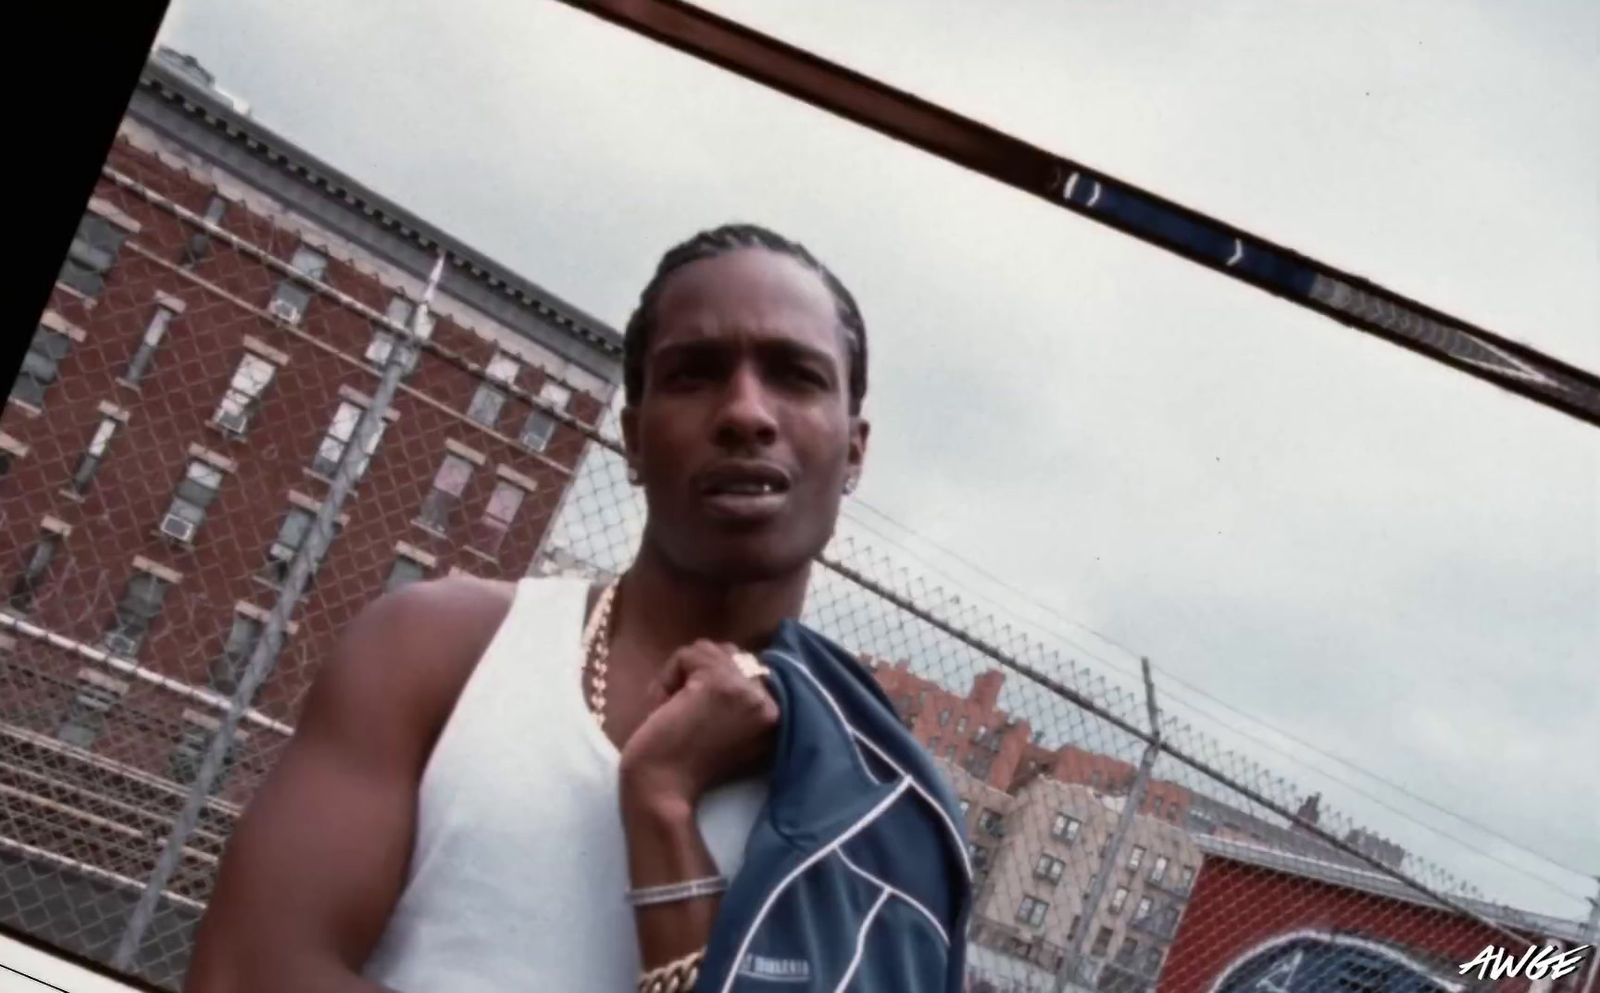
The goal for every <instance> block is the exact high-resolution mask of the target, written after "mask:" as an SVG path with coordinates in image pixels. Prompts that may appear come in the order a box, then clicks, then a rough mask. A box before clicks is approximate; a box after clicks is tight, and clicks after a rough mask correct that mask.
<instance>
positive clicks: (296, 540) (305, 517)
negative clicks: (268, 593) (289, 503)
mask: <svg viewBox="0 0 1600 993" xmlns="http://www.w3.org/2000/svg"><path fill="white" fill-rule="evenodd" d="M315 520H316V515H315V514H313V513H312V512H311V511H309V510H307V509H305V508H304V507H290V508H289V512H288V513H287V514H284V515H283V521H282V522H281V523H280V524H279V525H278V534H277V536H276V537H274V538H273V539H272V544H270V545H268V546H267V561H266V564H265V565H264V566H262V570H261V578H263V579H265V580H267V581H268V582H270V583H272V584H273V585H274V586H278V585H281V584H282V583H283V581H284V580H285V579H288V578H289V566H290V565H292V564H293V563H294V557H295V556H296V555H298V554H300V548H301V546H303V545H304V544H305V542H306V536H307V535H309V534H310V533H311V525H312V523H313V522H314V521H315Z"/></svg>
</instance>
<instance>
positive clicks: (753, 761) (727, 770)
mask: <svg viewBox="0 0 1600 993" xmlns="http://www.w3.org/2000/svg"><path fill="white" fill-rule="evenodd" d="M737 651H738V648H737V646H734V645H726V644H724V645H714V644H712V643H710V642H696V643H695V644H694V645H691V646H688V647H686V648H683V649H680V650H679V651H678V652H677V654H675V655H674V656H673V657H672V658H671V659H669V660H668V662H667V665H666V666H665V668H664V670H663V672H662V674H661V677H660V682H659V684H658V686H657V687H656V688H655V693H656V695H657V697H658V699H662V702H661V703H660V704H659V705H658V706H657V707H656V708H655V709H654V710H653V711H652V712H651V714H650V716H649V717H647V718H646V719H645V721H644V723H642V724H641V725H640V726H639V728H638V729H637V730H635V731H634V733H633V735H632V737H631V738H629V740H628V743H627V745H626V746H625V747H624V748H623V751H622V763H621V769H620V770H619V773H620V776H619V780H620V781H619V788H620V796H619V800H620V802H621V809H622V823H623V828H624V831H625V832H626V836H627V842H628V874H629V877H630V878H631V880H632V882H633V885H634V886H636V887H648V886H660V885H664V884H670V883H681V882H684V881H686V880H690V879H701V878H705V877H707V876H711V875H714V874H715V873H716V871H717V866H716V862H715V861H714V860H713V858H712V856H711V853H710V851H709V850H708V849H707V848H706V843H705V839H704V837H703V836H702V835H701V833H700V828H699V825H698V823H697V822H696V820H695V808H696V806H697V805H698V804H699V802H700V798H701V797H702V796H704V794H705V792H706V791H707V790H709V789H710V788H712V787H713V786H717V785H719V784H721V783H725V782H728V781H730V780H732V779H735V778H738V777H739V776H740V775H748V774H749V773H751V772H753V771H755V770H757V769H759V768H760V767H762V766H764V765H765V764H766V762H767V760H768V757H769V756H770V754H771V748H772V742H773V737H774V733H775V729H776V727H777V722H778V709H777V704H776V703H775V702H774V701H773V698H772V695H771V694H770V693H769V692H768V691H767V690H766V688H765V687H764V686H762V685H761V684H760V683H758V682H756V681H754V680H752V679H750V678H749V677H747V676H745V675H743V674H742V673H741V672H740V671H739V670H738V668H737V666H735V664H734V663H733V654H734V653H735V652H737ZM721 902H722V901H721V898H720V897H719V896H701V897H694V898H691V899H687V900H678V901H674V902H672V903H663V904H658V905H654V906H644V907H639V908H638V909H637V910H636V911H635V913H634V926H635V929H636V930H637V932H638V937H639V952H640V959H641V961H642V962H643V964H644V967H645V968H646V969H653V968H655V967H657V966H661V965H664V964H666V963H668V962H671V961H673V960H674V959H677V958H679V957H681V956H684V955H687V954H689V953H691V952H694V951H696V950H699V949H702V948H704V947H705V945H706V942H707V941H708V940H709V938H710V936H711V931H712V927H713V925H714V924H715V922H716V916H717V911H718V910H719V909H720V907H721Z"/></svg>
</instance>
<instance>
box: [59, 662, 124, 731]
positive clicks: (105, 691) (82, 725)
mask: <svg viewBox="0 0 1600 993" xmlns="http://www.w3.org/2000/svg"><path fill="white" fill-rule="evenodd" d="M109 683H110V681H109V680H107V681H106V682H105V683H102V682H101V681H99V680H90V679H85V678H83V677H82V676H80V677H79V678H78V692H77V693H75V694H74V695H73V697H72V700H71V702H69V703H68V704H67V712H66V714H65V715H63V716H62V718H61V723H60V724H59V725H58V726H57V727H56V737H57V738H60V739H61V740H62V741H64V742H66V743H67V744H69V745H77V746H78V747H79V748H90V747H93V745H94V741H95V739H96V738H98V737H100V731H101V730H102V729H103V728H104V727H105V722H106V711H108V710H110V709H111V708H112V707H115V706H116V705H117V702H118V701H120V700H121V699H122V694H121V693H120V692H118V691H117V690H115V689H112V688H111V686H110V685H108V684H109Z"/></svg>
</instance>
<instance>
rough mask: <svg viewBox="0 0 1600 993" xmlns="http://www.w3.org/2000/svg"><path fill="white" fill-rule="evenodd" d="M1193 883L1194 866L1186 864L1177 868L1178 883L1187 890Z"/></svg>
mask: <svg viewBox="0 0 1600 993" xmlns="http://www.w3.org/2000/svg"><path fill="white" fill-rule="evenodd" d="M1193 883H1194V866H1190V865H1186V866H1184V867H1183V868H1182V869H1179V870H1178V885H1179V887H1181V888H1182V889H1183V890H1185V891H1187V890H1188V889H1189V887H1190V886H1191V885H1193Z"/></svg>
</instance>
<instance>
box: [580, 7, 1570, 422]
mask: <svg viewBox="0 0 1600 993" xmlns="http://www.w3.org/2000/svg"><path fill="white" fill-rule="evenodd" d="M562 2H564V3H566V4H568V5H569V6H572V7H576V8H578V9H579V10H583V11H586V12H588V13H591V14H594V15H596V16H598V17H601V18H604V19H605V20H607V21H609V22H611V23H613V24H616V25H619V26H621V27H624V28H627V29H628V30H630V31H633V32H636V33H638V34H640V35H643V36H644V37H646V38H649V39H651V40H652V41H656V42H659V43H661V44H664V45H668V46H670V47H672V48H675V49H678V50H679V51H682V52H685V53H687V54H689V55H693V56H695V57H696V58H699V59H702V60H704V61H706V62H710V63H712V64H714V65H717V66H720V67H721V68H723V69H726V70H728V71H730V72H734V73H737V74H738V75H740V76H743V77H745V78H746V79H750V80H753V81H755V82H758V83H761V84H762V85H765V86H768V87H771V88H773V89H775V90H778V91H779V92H782V93H785V94H787V95H789V96H791V97H795V98H796V99H799V100H803V101H805V102H807V103H810V104H812V105H814V106H816V107H819V108H821V109H823V110H826V111H829V112H831V113H834V114H837V115H839V116H841V117H844V118H846V119H848V120H851V121H854V122H855V123H857V124H861V125H864V126H865V127H869V128H872V129H873V130H875V131H878V132H880V133H882V134H884V135H887V136H888V137H890V138H894V139H896V140H897V141H902V142H905V143H907V144H909V145H912V146H914V147H916V148H919V149H921V150H923V151H925V152H929V153H931V154H933V155H937V156H939V157H940V158H943V159H946V160H948V161H950V162H953V163H955V164H957V165H960V166H964V167H966V168H968V169H971V170H973V171H975V172H979V173H982V174H983V175H986V176H988V177H990V178H992V179H996V180H998V181H1000V182H1002V183H1005V184H1007V185H1009V186H1012V187H1014V188H1016V189H1018V190H1021V191H1023V192H1026V193H1031V194H1033V195H1035V196H1038V197H1042V198H1043V199H1045V200H1048V201H1050V202H1051V203H1053V204H1055V205H1056V206H1058V207H1064V208H1066V209H1067V210H1070V211H1072V212H1073V213H1076V214H1079V215H1081V216H1084V217H1087V218H1089V219H1091V220H1094V221H1097V222H1099V223H1101V224H1104V225H1106V226H1107V227H1110V228H1114V229H1115V230H1118V231H1121V232H1122V233H1124V234H1128V235H1132V236H1133V237H1135V238H1138V239H1140V240H1141V241H1145V242H1148V243H1149V244H1152V245H1155V246H1158V247H1160V248H1164V249H1166V250H1167V251H1170V252H1173V253H1174V254H1177V255H1180V256H1182V257H1183V258H1186V259H1188V260H1189V261H1191V262H1194V263H1195V264H1197V265H1201V266H1205V267H1206V268H1207V269H1210V270H1212V271H1213V272H1216V273H1219V274H1221V275H1224V276H1228V277H1230V278H1232V279H1236V280H1239V281H1240V282H1244V283H1248V284H1250V285H1251V286H1254V287H1256V288H1257V289H1261V290H1265V291H1266V292H1268V293H1271V294H1273V295H1274V296H1277V297H1281V298H1283V299H1285V300H1288V301H1290V302H1292V303H1295V304H1297V305H1299V306H1301V307H1305V308H1307V309H1308V310H1313V311H1316V312H1317V313H1319V314H1323V315H1324V316H1327V317H1331V318H1333V319H1334V320H1336V321H1339V322H1341V323H1343V324H1346V325H1349V326H1351V327H1354V328H1358V329H1360V330H1362V331H1365V332H1367V333H1369V334H1372V335H1375V336H1377V337H1379V338H1382V339H1384V340H1385V341H1388V342H1389V343H1391V344H1394V345H1399V346H1400V347H1402V348H1407V349H1410V350H1411V351H1414V352H1417V353H1418V354H1420V355H1424V356H1426V357H1428V358H1431V359H1433V360H1434V361H1436V362H1441V363H1443V364H1445V365H1447V366H1450V367H1451V368H1453V369H1456V370H1459V371H1461V372H1465V373H1468V374H1469V375H1473V376H1476V377H1478V378H1479V379H1483V380H1487V381H1488V382H1491V383H1494V384H1495V385H1497V386H1500V387H1502V388H1504V389H1507V390H1510V391H1511V392H1513V393H1517V394H1519V395H1521V396H1524V397H1527V398H1528V399H1530V400H1533V401H1535V402H1536V403H1540V404H1543V405H1544V406H1547V407H1551V408H1553V409H1555V410H1559V411H1561V412H1563V413H1566V414H1569V415H1571V416H1573V417H1576V418H1578V419H1580V420H1583V421H1586V422H1588V423H1590V424H1594V425H1596V426H1600V377H1597V376H1596V375H1595V374H1594V373H1591V372H1588V371H1586V370H1583V369H1580V368H1578V367H1576V366H1573V365H1570V364H1568V363H1566V362H1562V361H1561V360H1559V359H1557V358H1554V357H1553V356H1550V355H1546V354H1544V353H1543V352H1540V351H1538V350H1536V349H1534V348H1530V347H1529V346H1527V345H1523V344H1520V343H1518V342H1516V341H1512V340H1511V339H1509V338H1506V337H1504V336H1502V335H1499V334H1496V333H1494V332H1492V331H1489V330H1487V329H1485V328H1481V327H1478V326H1477V325H1475V324H1472V323H1470V322H1468V321H1465V320H1462V319H1461V318H1458V317H1453V316H1451V315H1449V314H1446V313H1444V312H1443V311H1440V310H1436V309H1434V308H1432V307H1429V306H1427V305H1426V304H1422V303H1419V302H1417V301H1415V300H1412V299H1410V298H1409V297H1405V296H1402V295H1401V294H1399V293H1396V292H1395V291H1393V290H1389V289H1385V288H1384V287H1382V286H1379V285H1377V284H1375V283H1373V282H1370V281H1369V280H1366V279H1363V278H1362V277H1360V276H1356V275H1354V274H1352V273H1348V272H1345V271H1343V270H1340V269H1337V268H1335V267H1333V266H1330V265H1328V264H1326V263H1323V262H1319V261H1317V260H1316V259H1313V258H1310V257H1308V256H1305V255H1302V254H1300V253H1299V252H1296V251H1294V250H1292V249H1289V248H1286V247H1284V246H1282V245H1278V244H1275V243H1273V242H1271V241H1269V240H1267V239H1265V238H1262V237H1260V236H1258V235H1254V234H1251V233H1250V232H1248V231H1245V230H1242V229H1240V228H1236V227H1234V226H1233V225H1231V224H1228V223H1227V222H1225V221H1221V220H1218V219H1216V218H1214V217H1210V216H1208V215H1206V214H1202V213H1200V212H1199V211H1196V210H1193V209H1191V208H1189V207H1185V206H1183V205H1181V204H1178V203H1174V202H1173V201H1171V200H1168V199H1166V198H1164V197H1161V196H1158V195H1157V194H1155V193H1151V192H1150V191H1148V190H1144V189H1141V188H1140V187H1137V186H1135V185H1133V184H1131V183H1126V182H1123V181H1122V180H1119V179H1117V178H1115V177H1113V176H1110V175H1107V174H1106V173H1103V172H1099V171H1097V170H1094V169H1091V168H1089V167H1088V166H1085V165H1082V164H1081V163H1078V162H1075V161H1073V160H1071V159H1067V158H1063V157H1061V156H1058V155H1056V154H1054V153H1052V152H1049V151H1046V150H1044V149H1042V148H1038V147H1036V146H1034V145H1030V144H1028V143H1027V142H1024V141H1022V140H1021V139H1018V138H1015V137H1013V136H1011V135H1008V134H1005V133H1003V132H1000V131H997V130H995V129H994V128H992V127H989V126H988V125H985V124H982V123H980V122H978V121H975V120H972V119H970V118H967V117H963V116H961V115H960V114H957V113H955V112H953V111H950V110H947V109H945V108H943V107H940V106H938V105H936V104H933V103H930V102H928V101H927V100H923V99H922V98H920V97H917V96H914V95H912V94H910V93H906V92H904V91H902V90H897V89H895V88H893V87H891V86H888V85H886V84H884V83H881V82H879V81H877V80H875V79H872V78H870V77H868V76H865V75H863V74H861V73H859V72H856V71H854V70H852V69H847V68H845V67H844V66H841V65H838V64H836V63H833V62H829V61H827V60H825V59H822V58H819V57H818V56H816V55H813V54H811V53H810V52H807V51H805V50H803V49H800V48H797V47H795V46H793V45H789V44H787V43H785V42H782V41H779V40H777V39H776V38H772V37H770V36H768V35H764V34H761V33H760V32H757V31H754V30H752V29H750V28H748V27H745V26H744V25H742V24H739V23H737V22H735V21H730V20H728V19H726V18H723V17H719V16H718V15H716V14H712V13H710V12H708V11H705V10H702V9H700V8H698V7H695V6H693V5H691V4H688V3H683V2H681V0H562Z"/></svg>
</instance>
